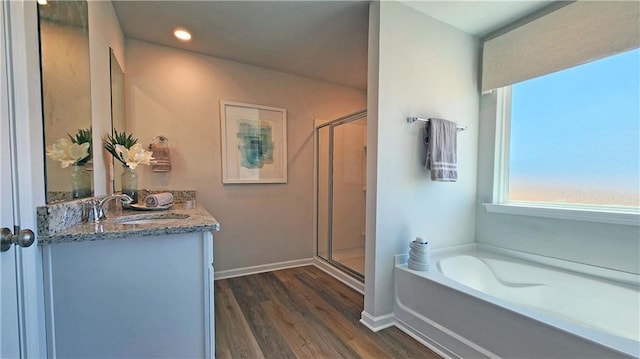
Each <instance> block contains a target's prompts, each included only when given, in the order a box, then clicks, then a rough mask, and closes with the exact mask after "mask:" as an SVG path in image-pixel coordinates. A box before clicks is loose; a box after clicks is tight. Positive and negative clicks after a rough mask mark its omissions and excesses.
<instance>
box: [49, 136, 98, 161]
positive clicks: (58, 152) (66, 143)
mask: <svg viewBox="0 0 640 359" xmlns="http://www.w3.org/2000/svg"><path fill="white" fill-rule="evenodd" d="M67 136H69V138H64V137H63V138H59V139H58V140H57V141H56V142H54V143H53V144H51V145H49V146H47V156H49V157H50V158H51V159H52V160H54V161H60V165H61V166H62V168H66V167H69V165H74V166H75V165H78V166H84V165H85V164H86V163H87V162H88V161H89V160H90V159H91V129H88V130H79V131H78V134H77V135H76V136H75V137H72V136H71V135H67Z"/></svg>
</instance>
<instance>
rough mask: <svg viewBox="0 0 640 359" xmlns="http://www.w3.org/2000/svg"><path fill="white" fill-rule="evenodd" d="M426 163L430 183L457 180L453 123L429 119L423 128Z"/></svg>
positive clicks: (456, 139) (454, 125) (456, 157)
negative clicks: (429, 174)
mask: <svg viewBox="0 0 640 359" xmlns="http://www.w3.org/2000/svg"><path fill="white" fill-rule="evenodd" d="M425 131H426V136H425V141H426V145H427V161H426V163H425V165H426V167H427V169H428V170H430V171H431V180H432V181H442V182H456V181H457V180H458V154H457V151H458V150H457V141H458V129H457V126H456V123H455V122H451V121H447V120H443V119H440V118H430V119H429V122H427V124H426V126H425Z"/></svg>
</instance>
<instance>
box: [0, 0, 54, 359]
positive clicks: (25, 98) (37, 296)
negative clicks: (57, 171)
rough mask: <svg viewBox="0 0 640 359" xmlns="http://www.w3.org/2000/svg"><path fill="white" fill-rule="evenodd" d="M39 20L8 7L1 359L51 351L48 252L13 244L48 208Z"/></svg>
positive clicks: (2, 19) (1, 170)
mask: <svg viewBox="0 0 640 359" xmlns="http://www.w3.org/2000/svg"><path fill="white" fill-rule="evenodd" d="M36 21H37V13H36V9H35V2H29V1H1V2H0V227H2V228H3V229H2V232H0V237H1V238H2V239H3V241H2V242H5V243H3V245H1V246H0V247H3V248H1V249H3V251H0V280H1V282H0V285H1V287H0V358H36V357H44V353H45V347H46V346H45V335H44V315H43V313H44V300H43V295H42V292H43V290H42V274H41V273H42V270H41V263H40V260H39V258H40V249H39V248H38V247H37V245H35V244H34V245H30V246H28V244H29V243H28V242H29V241H26V242H27V243H21V244H22V246H24V248H23V247H20V246H17V245H15V244H13V245H11V246H9V243H7V241H10V240H15V239H17V238H20V239H23V240H24V239H25V238H24V237H20V236H15V237H13V234H17V233H16V232H19V227H20V226H21V227H22V228H23V229H28V228H29V229H35V224H36V208H35V207H36V204H44V179H43V178H44V175H43V169H42V159H41V157H42V144H41V138H42V125H41V114H40V111H41V110H40V106H41V105H40V90H39V88H40V80H39V64H38V48H37V22H36ZM34 54H35V56H34ZM34 58H35V59H34ZM37 153H39V156H38V155H36V154H37ZM38 193H39V194H38ZM24 233H26V232H23V234H24Z"/></svg>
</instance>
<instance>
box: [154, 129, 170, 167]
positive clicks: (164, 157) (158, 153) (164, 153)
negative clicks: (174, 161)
mask: <svg viewBox="0 0 640 359" xmlns="http://www.w3.org/2000/svg"><path fill="white" fill-rule="evenodd" d="M149 150H150V151H151V152H153V159H154V161H153V163H152V165H151V170H152V171H153V172H171V152H170V151H169V139H167V138H166V137H164V136H156V137H154V138H153V140H151V144H150V145H149Z"/></svg>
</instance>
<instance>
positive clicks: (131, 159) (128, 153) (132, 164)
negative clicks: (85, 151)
mask: <svg viewBox="0 0 640 359" xmlns="http://www.w3.org/2000/svg"><path fill="white" fill-rule="evenodd" d="M104 148H105V149H106V150H107V151H108V152H109V153H111V155H113V158H115V159H117V160H118V161H120V162H121V163H122V165H123V166H125V167H129V168H131V169H132V170H135V169H136V167H138V165H150V164H151V163H152V160H153V157H152V155H153V152H151V151H147V150H145V149H144V148H142V145H140V144H139V143H138V139H137V138H134V137H133V135H132V134H129V135H127V134H126V133H125V132H120V133H118V131H115V132H114V135H113V136H111V135H107V139H106V140H105V141H104Z"/></svg>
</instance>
